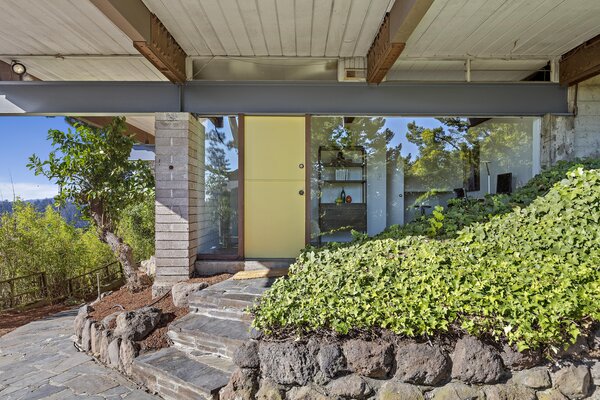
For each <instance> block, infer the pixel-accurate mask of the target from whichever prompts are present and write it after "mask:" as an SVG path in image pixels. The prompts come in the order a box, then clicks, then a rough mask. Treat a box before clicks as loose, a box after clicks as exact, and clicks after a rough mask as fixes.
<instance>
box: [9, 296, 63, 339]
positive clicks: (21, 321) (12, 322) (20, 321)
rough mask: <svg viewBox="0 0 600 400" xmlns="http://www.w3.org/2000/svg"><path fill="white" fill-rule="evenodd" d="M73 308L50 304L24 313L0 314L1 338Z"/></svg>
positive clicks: (10, 312)
mask: <svg viewBox="0 0 600 400" xmlns="http://www.w3.org/2000/svg"><path fill="white" fill-rule="evenodd" d="M69 308H73V306H68V305H65V304H62V303H61V304H48V305H45V306H41V307H36V308H31V309H28V310H23V311H16V310H14V311H4V312H0V336H3V335H6V334H7V333H8V332H11V331H13V330H15V329H17V328H18V327H20V326H23V325H26V324H28V323H30V322H33V321H35V320H38V319H41V318H44V317H47V316H48V315H52V314H56V313H57V312H61V311H64V310H68V309H69Z"/></svg>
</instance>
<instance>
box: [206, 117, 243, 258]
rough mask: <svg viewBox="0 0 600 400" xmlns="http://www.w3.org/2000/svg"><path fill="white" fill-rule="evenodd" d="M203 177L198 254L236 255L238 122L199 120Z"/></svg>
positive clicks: (223, 118) (231, 120)
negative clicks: (202, 131)
mask: <svg viewBox="0 0 600 400" xmlns="http://www.w3.org/2000/svg"><path fill="white" fill-rule="evenodd" d="M201 121H202V125H203V127H204V131H205V140H204V143H203V144H202V146H203V149H202V150H203V152H204V154H205V159H204V173H203V174H201V176H200V183H199V193H200V196H199V197H200V198H199V199H198V203H199V204H198V205H199V207H198V230H199V234H198V249H199V250H198V252H199V253H200V254H207V255H208V254H210V255H226V256H236V255H237V254H238V238H239V236H238V187H239V185H238V121H237V117H234V116H233V117H215V118H203V119H201Z"/></svg>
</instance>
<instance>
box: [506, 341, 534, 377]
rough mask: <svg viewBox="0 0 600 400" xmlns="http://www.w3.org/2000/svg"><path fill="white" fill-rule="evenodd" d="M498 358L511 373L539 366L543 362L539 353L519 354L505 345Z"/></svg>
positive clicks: (530, 351)
mask: <svg viewBox="0 0 600 400" xmlns="http://www.w3.org/2000/svg"><path fill="white" fill-rule="evenodd" d="M500 357H501V358H502V362H503V363H504V365H505V366H506V367H507V368H510V369H511V370H513V371H520V370H522V369H525V368H532V367H535V366H536V365H540V364H541V363H542V360H543V358H542V353H541V352H540V351H534V350H525V351H523V352H519V351H517V350H516V349H514V348H513V347H511V346H509V345H507V344H505V345H504V346H503V347H502V351H501V352H500Z"/></svg>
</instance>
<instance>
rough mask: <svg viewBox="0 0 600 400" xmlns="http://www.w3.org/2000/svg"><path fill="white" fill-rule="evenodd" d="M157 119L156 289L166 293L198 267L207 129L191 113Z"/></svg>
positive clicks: (161, 116)
mask: <svg viewBox="0 0 600 400" xmlns="http://www.w3.org/2000/svg"><path fill="white" fill-rule="evenodd" d="M155 119H156V122H155V127H156V164H155V172H156V207H155V210H156V224H155V228H156V238H155V244H156V278H155V281H154V286H153V288H152V294H153V296H160V295H162V294H163V293H166V291H168V290H169V289H170V288H171V286H173V284H174V283H176V282H179V281H183V280H186V279H188V278H189V276H190V274H191V273H192V271H193V269H194V263H195V261H196V254H197V248H198V226H197V225H198V224H197V214H198V212H197V209H198V181H199V179H200V178H199V172H200V171H199V168H198V164H199V157H201V158H202V161H204V153H203V151H202V149H203V147H204V128H203V126H202V125H201V124H200V123H199V122H198V120H197V119H196V118H194V117H193V116H192V115H191V114H189V113H157V114H156V115H155ZM201 153H202V154H201Z"/></svg>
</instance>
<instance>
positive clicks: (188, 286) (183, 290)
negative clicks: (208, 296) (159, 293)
mask: <svg viewBox="0 0 600 400" xmlns="http://www.w3.org/2000/svg"><path fill="white" fill-rule="evenodd" d="M207 287H208V283H206V282H196V283H190V282H179V283H176V284H175V285H173V287H172V288H171V295H172V296H173V304H175V307H187V306H189V297H190V294H192V293H194V292H197V291H198V290H202V289H205V288H207Z"/></svg>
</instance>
